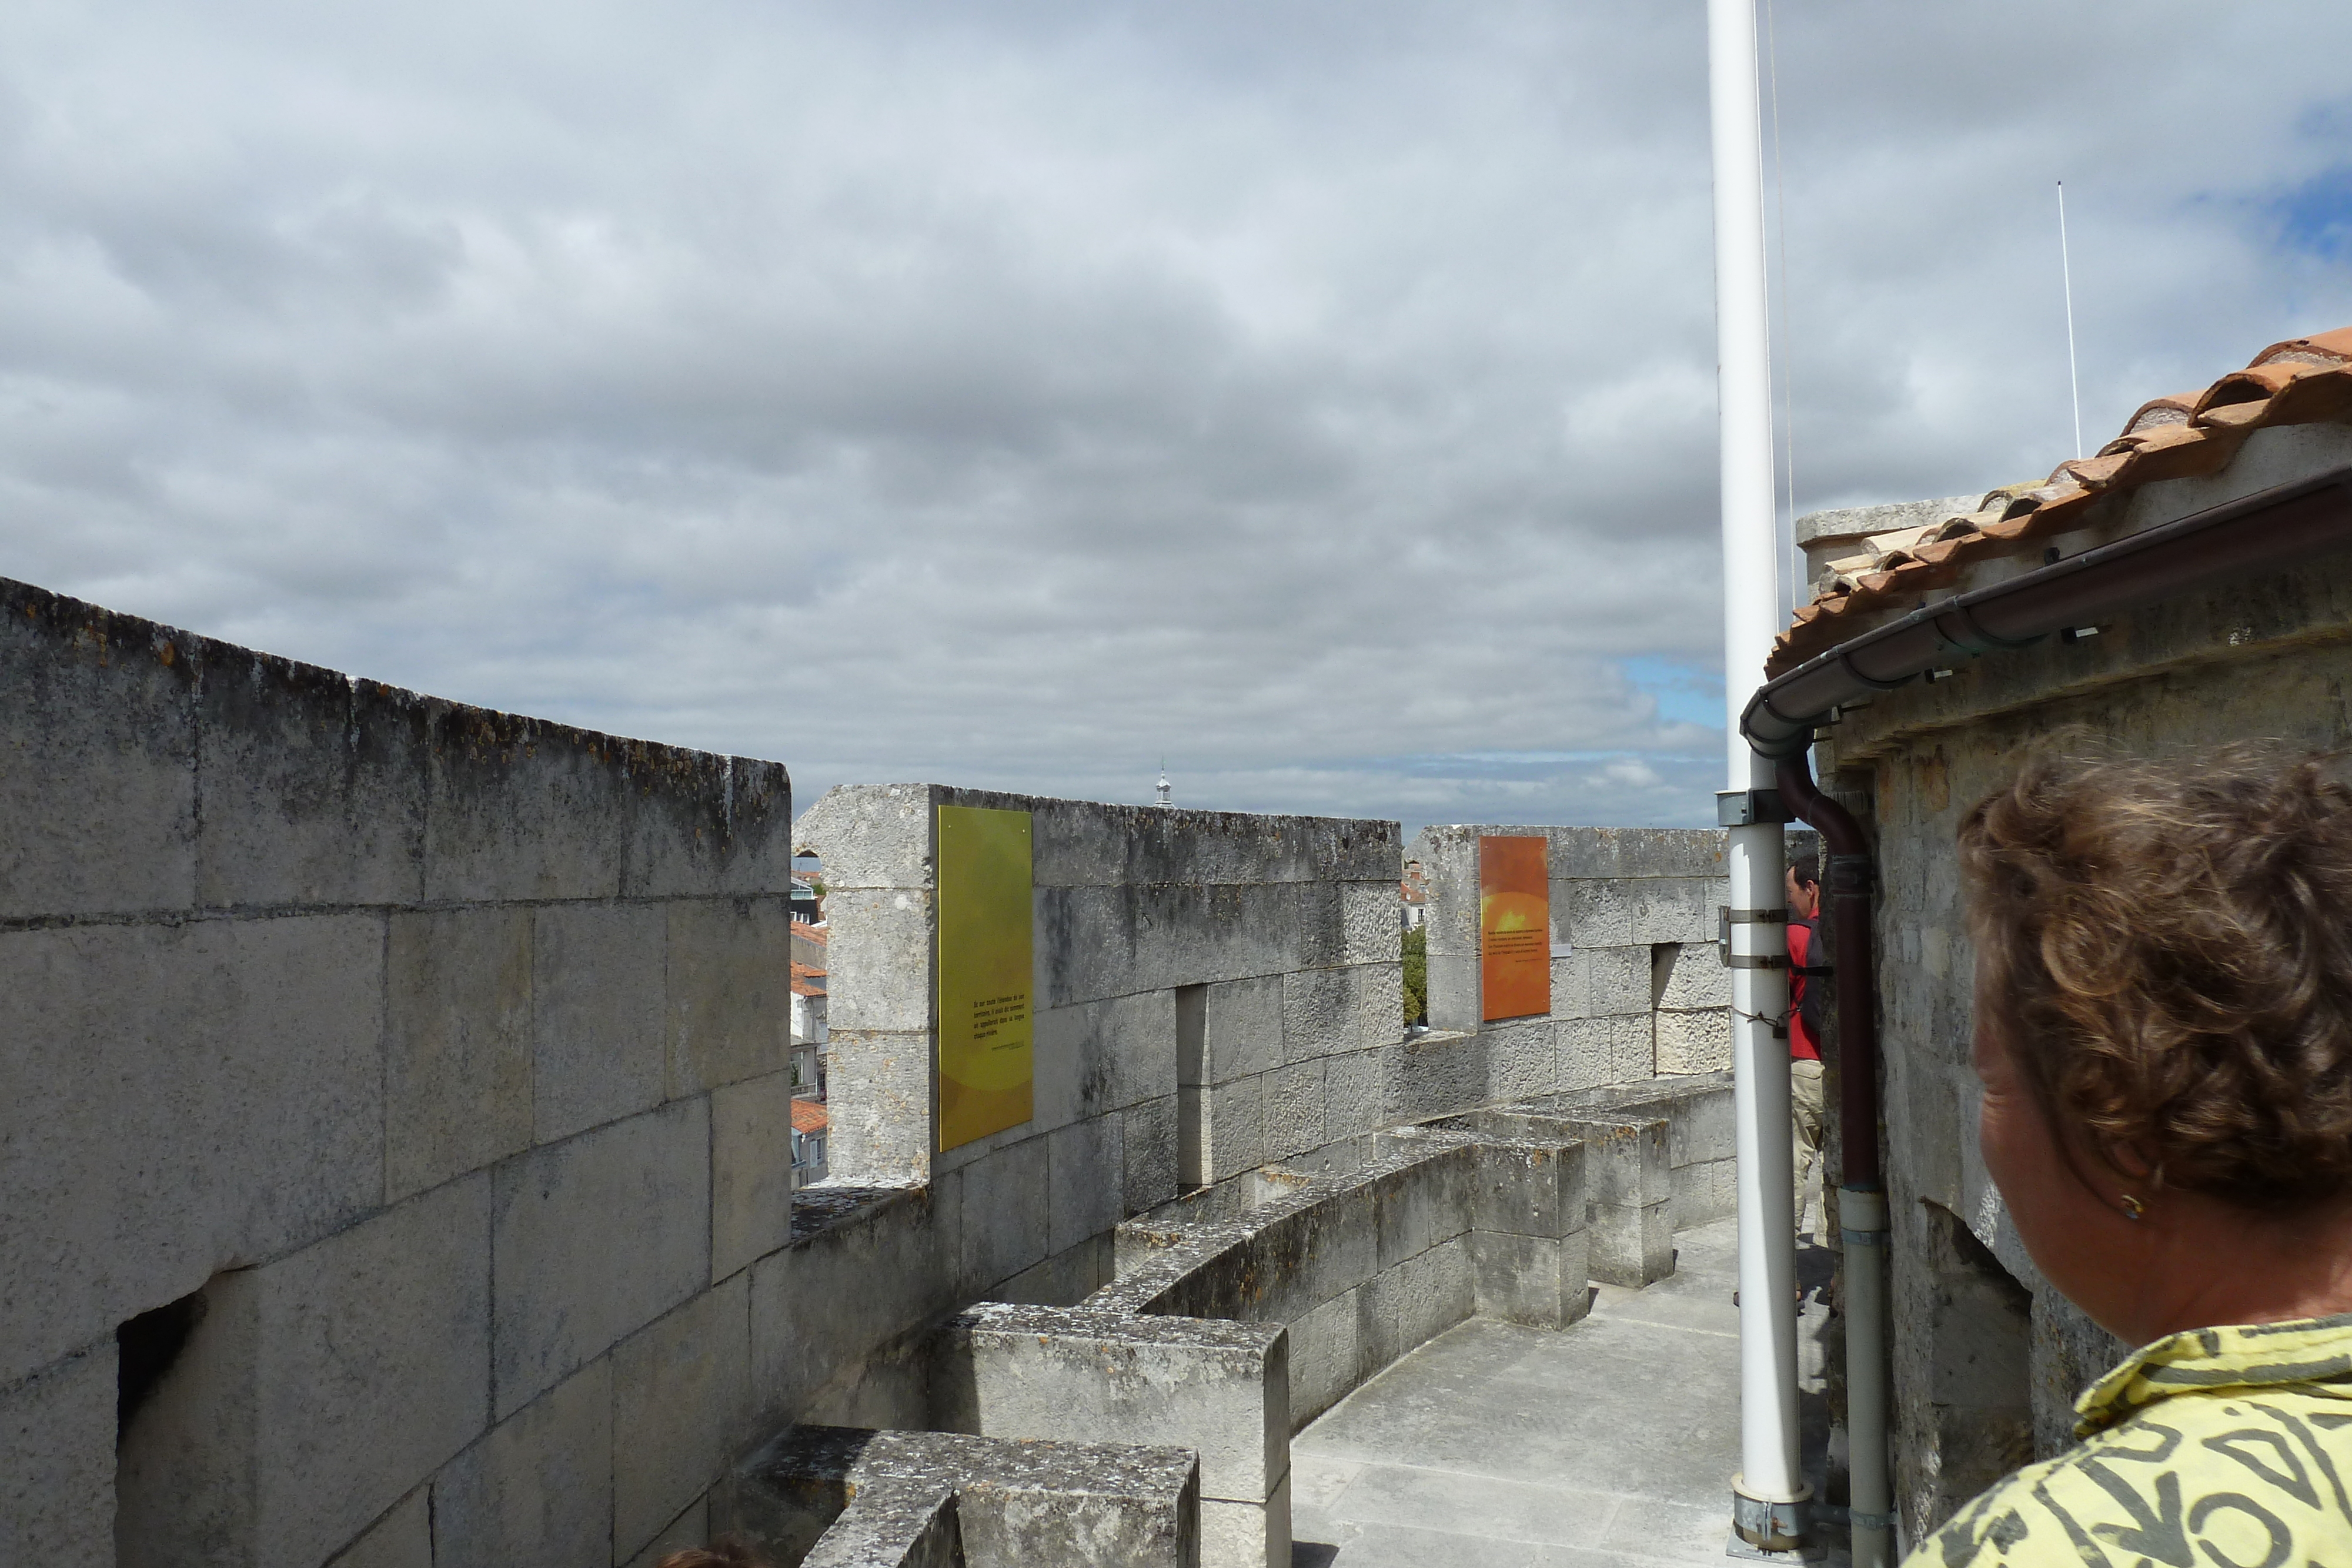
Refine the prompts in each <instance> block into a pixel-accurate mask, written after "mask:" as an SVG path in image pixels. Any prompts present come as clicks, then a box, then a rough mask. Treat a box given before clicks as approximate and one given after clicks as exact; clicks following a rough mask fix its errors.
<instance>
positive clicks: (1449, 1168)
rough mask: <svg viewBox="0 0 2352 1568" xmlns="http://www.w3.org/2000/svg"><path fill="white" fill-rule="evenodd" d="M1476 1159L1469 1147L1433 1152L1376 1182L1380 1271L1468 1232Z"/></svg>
mask: <svg viewBox="0 0 2352 1568" xmlns="http://www.w3.org/2000/svg"><path fill="white" fill-rule="evenodd" d="M1473 1160H1474V1151H1473V1150H1472V1149H1470V1148H1469V1147H1467V1146H1463V1147H1454V1148H1447V1149H1440V1150H1433V1151H1432V1152H1431V1153H1430V1154H1429V1155H1427V1156H1426V1157H1425V1158H1422V1159H1418V1160H1414V1161H1413V1162H1412V1163H1411V1164H1409V1165H1405V1166H1402V1167H1401V1168H1399V1169H1395V1170H1391V1171H1389V1172H1387V1173H1386V1174H1384V1175H1381V1176H1376V1177H1374V1178H1373V1180H1372V1182H1371V1184H1370V1186H1371V1194H1372V1224H1373V1228H1374V1233H1375V1234H1376V1235H1377V1236H1378V1237H1379V1245H1380V1261H1379V1265H1378V1267H1379V1268H1380V1270H1381V1271H1383V1272H1385V1271H1387V1270H1391V1269H1394V1268H1396V1267H1397V1266H1398V1265H1400V1264H1402V1262H1403V1261H1404V1260H1406V1259H1408V1258H1412V1257H1414V1256H1416V1255H1417V1254H1419V1253H1421V1252H1423V1251H1426V1250H1427V1249H1430V1248H1432V1247H1434V1246H1436V1245H1438V1244H1439V1243H1440V1242H1443V1241H1447V1240H1451V1239H1453V1238H1454V1237H1456V1236H1459V1235H1461V1234H1462V1232H1463V1231H1465V1230H1466V1229H1468V1228H1469V1227H1470V1207H1471V1194H1472V1192H1473V1191H1474V1190H1475V1166H1474V1163H1473ZM1413 1343H1416V1344H1417V1343H1420V1341H1418V1340H1416V1341H1414V1342H1413Z"/></svg>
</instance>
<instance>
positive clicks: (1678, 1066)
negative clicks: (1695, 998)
mask: <svg viewBox="0 0 2352 1568" xmlns="http://www.w3.org/2000/svg"><path fill="white" fill-rule="evenodd" d="M1656 1029H1657V1053H1658V1071H1660V1072H1727V1071H1730V1070H1731V1014H1730V1011H1729V1010H1728V1009H1724V1008H1709V1009H1706V1011H1704V1012H1662V1013H1660V1014H1658V1016H1657V1023H1656Z"/></svg>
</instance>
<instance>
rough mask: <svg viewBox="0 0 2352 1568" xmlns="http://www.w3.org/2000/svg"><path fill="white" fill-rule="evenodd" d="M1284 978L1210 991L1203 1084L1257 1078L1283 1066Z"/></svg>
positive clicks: (1232, 984)
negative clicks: (1262, 1073)
mask: <svg viewBox="0 0 2352 1568" xmlns="http://www.w3.org/2000/svg"><path fill="white" fill-rule="evenodd" d="M1282 998H1283V977H1282V976H1280V975H1261V976H1258V977H1256V978H1255V979H1247V980H1228V981H1226V982H1225V983H1223V985H1216V986H1211V987H1209V988H1208V998H1207V1005H1208V1016H1207V1021H1206V1024H1205V1026H1204V1030H1203V1044H1204V1047H1205V1051H1204V1057H1203V1061H1204V1063H1205V1066H1204V1071H1205V1082H1211V1083H1227V1082H1232V1081H1233V1080H1234V1079H1236V1078H1254V1077H1255V1076H1256V1075H1257V1074H1259V1073H1261V1072H1268V1071H1273V1070H1274V1069H1275V1068H1276V1067H1279V1066H1280V1065H1282V1062H1283V1061H1284V1060H1285V1057H1284V1053H1283V1040H1282V1025H1283V1000H1282Z"/></svg>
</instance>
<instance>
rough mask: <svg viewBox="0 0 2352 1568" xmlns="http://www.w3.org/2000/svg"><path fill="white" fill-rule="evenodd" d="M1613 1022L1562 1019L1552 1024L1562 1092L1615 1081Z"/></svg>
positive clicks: (1606, 1020)
mask: <svg viewBox="0 0 2352 1568" xmlns="http://www.w3.org/2000/svg"><path fill="white" fill-rule="evenodd" d="M1613 1022H1614V1020H1613V1019H1560V1020H1559V1022H1558V1023H1556V1024H1554V1025H1553V1026H1552V1043H1553V1049H1554V1050H1555V1051H1557V1052H1558V1053H1559V1070H1558V1071H1559V1087H1560V1089H1561V1090H1562V1091H1563V1092H1565V1091H1570V1090H1576V1089H1592V1088H1597V1087H1599V1086H1600V1085H1601V1084H1603V1083H1608V1082H1613V1074H1614V1068H1613V1065H1612V1062H1611V1060H1610V1034H1611V1026H1612V1023H1613Z"/></svg>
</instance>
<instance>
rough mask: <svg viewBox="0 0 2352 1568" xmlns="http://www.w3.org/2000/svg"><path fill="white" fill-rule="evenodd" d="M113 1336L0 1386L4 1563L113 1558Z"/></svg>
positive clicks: (0, 1555)
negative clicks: (13, 1383) (3, 1387)
mask: <svg viewBox="0 0 2352 1568" xmlns="http://www.w3.org/2000/svg"><path fill="white" fill-rule="evenodd" d="M116 1376H117V1374H116V1366H115V1359H114V1336H113V1335H112V1334H109V1335H107V1336H106V1338H104V1339H103V1340H100V1342H99V1343H97V1344H94V1345H92V1346H91V1347H90V1348H89V1349H88V1350H85V1351H83V1352H81V1353H80V1354H78V1355H71V1356H68V1357H67V1358H66V1359H65V1360H63V1361H61V1362H58V1363H57V1364H53V1365H51V1366H47V1367H45V1368H43V1369H42V1370H41V1371H40V1372H39V1373H37V1374H36V1375H34V1376H32V1377H30V1378H27V1379H26V1380H25V1381H24V1382H22V1383H19V1384H18V1385H16V1386H15V1387H14V1388H11V1389H9V1390H7V1391H6V1392H5V1393H0V1563H25V1564H26V1565H27V1568H30V1565H32V1564H37V1563H58V1564H64V1563H110V1562H112V1561H113V1560H114V1402H115V1393H116Z"/></svg>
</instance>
